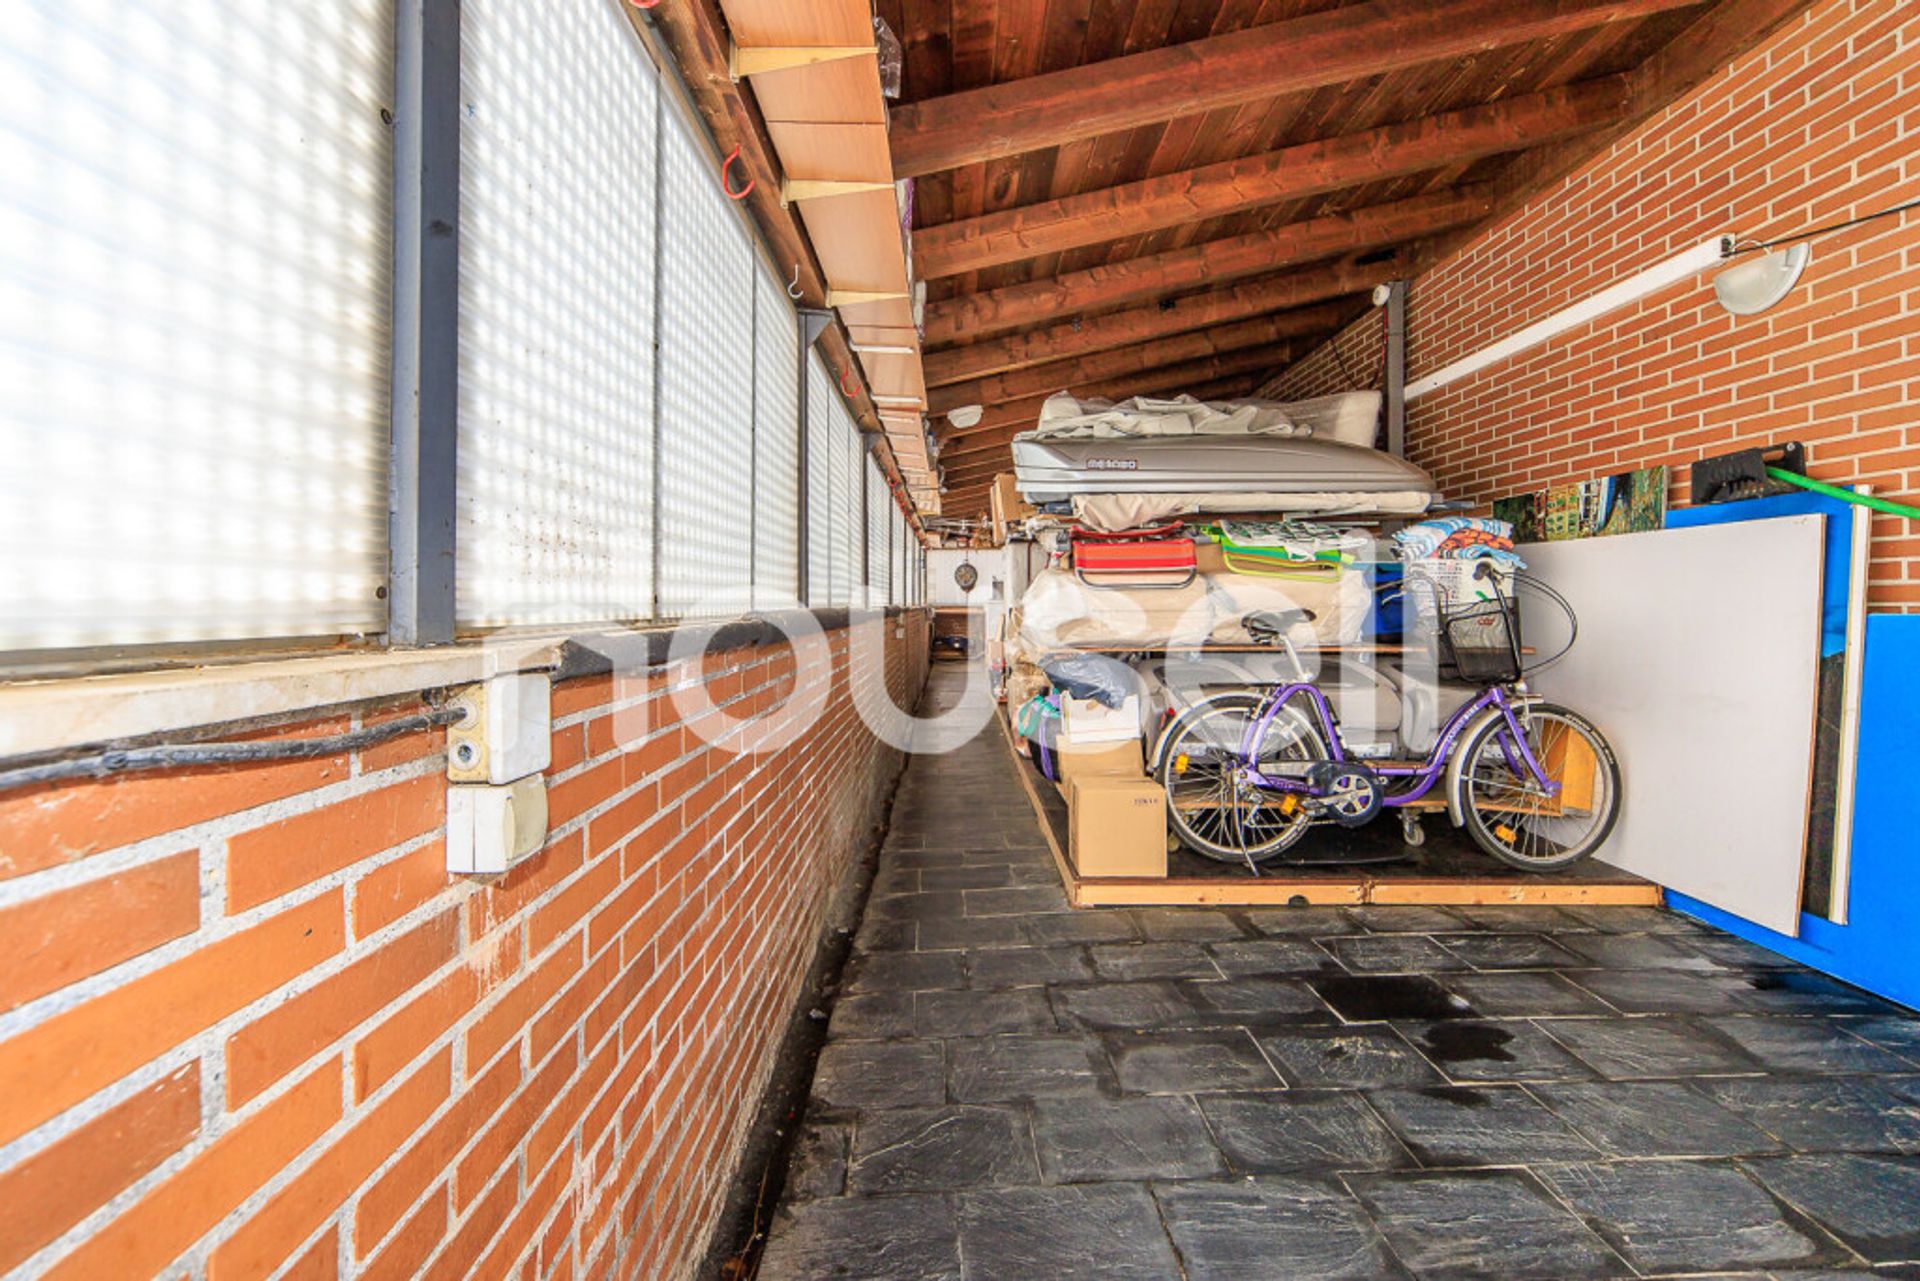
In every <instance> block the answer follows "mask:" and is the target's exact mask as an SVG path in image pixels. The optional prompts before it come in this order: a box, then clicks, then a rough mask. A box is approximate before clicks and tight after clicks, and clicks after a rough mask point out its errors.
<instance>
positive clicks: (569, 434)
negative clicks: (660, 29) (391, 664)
mask: <svg viewBox="0 0 1920 1281" xmlns="http://www.w3.org/2000/svg"><path fill="white" fill-rule="evenodd" d="M656 79H657V77H656V75H655V73H654V70H653V65H652V63H651V62H650V61H649V60H648V59H647V57H646V55H645V53H644V52H643V51H642V49H641V48H640V45H639V43H638V40H637V38H636V37H635V35H634V33H633V31H632V29H631V28H630V27H629V26H628V24H627V21H626V19H625V18H624V17H623V16H622V15H621V13H620V11H619V9H618V8H617V7H616V6H614V5H611V4H608V3H605V0H545V3H541V4H526V3H523V2H522V0H466V3H464V4H463V5H462V8H461V74H460V91H461V103H462V106H463V111H462V113H461V121H460V464H459V526H458V530H457V533H456V539H457V553H456V554H457V574H458V586H457V589H456V594H457V605H458V613H459V619H460V622H461V624H462V625H463V626H468V627H479V626H494V625H501V624H511V623H558V622H588V621H603V620H611V619H623V618H643V617H646V616H648V615H649V614H651V613H652V610H653V571H652V555H653V552H652V546H651V540H652V505H653V334H654V325H653V288H654V285H653V272H654V244H653V214H652V210H653V200H654V191H655V180H654V113H655V111H656V109H657V108H656V98H657V84H656Z"/></svg>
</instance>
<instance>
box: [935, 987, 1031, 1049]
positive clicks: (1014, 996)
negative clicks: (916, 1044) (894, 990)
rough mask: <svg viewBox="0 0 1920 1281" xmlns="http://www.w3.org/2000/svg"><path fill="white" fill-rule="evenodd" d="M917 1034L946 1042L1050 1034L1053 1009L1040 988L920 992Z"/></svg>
mask: <svg viewBox="0 0 1920 1281" xmlns="http://www.w3.org/2000/svg"><path fill="white" fill-rule="evenodd" d="M913 1000H914V1004H913V1024H914V1032H915V1033H916V1034H917V1035H919V1036H925V1037H937V1038H941V1039H946V1038H950V1037H956V1036H992V1035H994V1034H995V1033H998V1032H1051V1031H1053V1030H1054V1021H1053V1010H1052V1007H1050V1006H1049V1005H1048V1004H1047V998H1046V994H1045V993H1044V992H1043V991H1041V990H1040V989H1039V988H1015V989H1013V990H1011V991H1003V992H977V991H971V990H969V991H960V992H920V993H917V994H916V995H915V996H914V999H913Z"/></svg>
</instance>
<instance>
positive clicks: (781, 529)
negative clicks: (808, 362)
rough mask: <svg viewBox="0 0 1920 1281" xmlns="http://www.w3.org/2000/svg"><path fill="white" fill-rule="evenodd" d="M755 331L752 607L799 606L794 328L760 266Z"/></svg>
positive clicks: (779, 287)
mask: <svg viewBox="0 0 1920 1281" xmlns="http://www.w3.org/2000/svg"><path fill="white" fill-rule="evenodd" d="M754 303H755V307H756V314H755V319H754V332H753V604H754V607H755V608H757V609H774V608H780V607H783V606H792V605H794V604H797V603H798V601H797V598H796V596H795V592H796V590H797V589H798V587H799V578H798V575H799V564H800V527H799V514H800V495H799V486H800V473H799V467H800V389H799V385H798V381H797V380H798V379H799V377H800V326H799V320H798V318H797V317H796V316H795V315H794V310H793V303H792V302H791V301H790V300H789V299H788V297H787V287H786V286H785V285H783V284H781V283H780V282H779V281H778V280H775V279H774V278H773V275H772V273H771V272H769V271H767V270H766V269H765V268H764V267H763V268H762V269H761V272H760V277H759V283H758V285H757V286H756V289H755V294H754Z"/></svg>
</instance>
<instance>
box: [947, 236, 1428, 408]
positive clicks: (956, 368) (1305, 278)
mask: <svg viewBox="0 0 1920 1281" xmlns="http://www.w3.org/2000/svg"><path fill="white" fill-rule="evenodd" d="M1404 257H1407V258H1410V257H1411V255H1404ZM1405 270H1406V262H1405V261H1404V260H1403V254H1402V253H1396V254H1394V255H1393V256H1392V257H1390V258H1387V259H1385V260H1384V261H1380V262H1369V263H1367V264H1365V265H1359V264H1355V263H1350V262H1345V263H1336V264H1332V265H1329V266H1326V267H1318V268H1313V269H1310V270H1307V271H1303V272H1302V271H1289V272H1281V273H1279V274H1277V275H1273V276H1263V277H1260V278H1258V279H1256V280H1248V281H1243V282H1242V283H1240V284H1237V285H1234V286H1232V287H1230V288H1227V289H1219V290H1215V291H1213V292H1212V293H1204V294H1188V295H1187V296H1186V297H1184V298H1176V299H1170V300H1168V301H1167V302H1164V303H1149V304H1148V305H1147V306H1145V307H1134V308H1130V309H1128V310H1126V311H1115V312H1108V313H1107V314H1106V315H1103V316H1088V317H1086V318H1085V319H1074V320H1064V321H1061V322H1060V323H1058V324H1053V325H1048V326H1047V327H1046V328H1044V329H1030V330H1027V331H1026V332H1025V333H1018V334H1009V335H1007V336H1006V337H1004V338H987V339H982V340H981V341H979V342H977V343H971V344H969V345H967V346H965V347H948V348H945V349H943V350H941V351H936V352H929V353H928V354H927V356H926V357H925V360H924V368H925V370H926V378H927V383H928V385H929V386H941V385H944V384H947V383H954V382H960V381H962V380H964V379H969V378H984V377H986V376H987V375H989V374H998V373H1003V372H1005V371H1007V370H1012V369H1023V368H1026V367H1027V366H1030V365H1038V364H1041V363H1044V362H1046V361H1049V360H1065V359H1067V358H1069V357H1072V356H1084V355H1087V354H1088V353H1090V352H1096V351H1105V350H1107V349H1108V348H1110V347H1127V346H1132V345H1133V344H1135V343H1142V342H1148V341H1150V340H1152V339H1155V338H1161V337H1165V336H1166V335H1169V334H1177V333H1184V332H1186V331H1187V330H1190V329H1204V328H1206V327H1207V326H1209V325H1221V324H1227V323H1230V322H1232V321H1236V320H1245V319H1247V318H1248V317H1250V316H1260V315H1265V314H1266V313H1268V312H1272V311H1284V310H1286V309H1287V308H1290V307H1302V306H1305V305H1307V304H1308V303H1315V302H1325V301H1326V300H1327V299H1329V298H1339V297H1342V296H1344V295H1347V294H1357V293H1364V292H1366V291H1367V290H1369V289H1372V288H1373V287H1374V286H1375V285H1378V284H1382V283H1384V282H1386V281H1389V280H1393V279H1396V278H1397V277H1399V276H1400V275H1402V274H1403V273H1404V272H1405Z"/></svg>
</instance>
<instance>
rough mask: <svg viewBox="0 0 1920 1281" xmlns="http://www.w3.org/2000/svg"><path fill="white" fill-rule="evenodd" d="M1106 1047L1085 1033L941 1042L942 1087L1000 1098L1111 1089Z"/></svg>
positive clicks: (962, 1098)
mask: <svg viewBox="0 0 1920 1281" xmlns="http://www.w3.org/2000/svg"><path fill="white" fill-rule="evenodd" d="M1113 1088H1115V1087H1114V1085H1113V1069H1112V1067H1111V1066H1110V1065H1109V1064H1108V1062H1107V1052H1106V1049H1105V1048H1104V1047H1103V1046H1102V1045H1101V1044H1100V1042H1099V1041H1097V1040H1095V1039H1094V1038H1093V1037H1091V1036H1086V1035H1078V1036H1076V1035H1054V1036H987V1037H978V1038H971V1039H967V1040H959V1041H949V1042H948V1043H947V1092H948V1093H949V1094H950V1095H951V1096H952V1097H953V1099H954V1101H955V1102H959V1103H1003V1102H1012V1101H1017V1100H1023V1099H1038V1098H1050V1097H1053V1096H1055V1095H1062V1094H1066V1095H1082V1094H1098V1093H1100V1092H1101V1091H1102V1090H1103V1089H1107V1090H1110V1089H1113Z"/></svg>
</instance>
